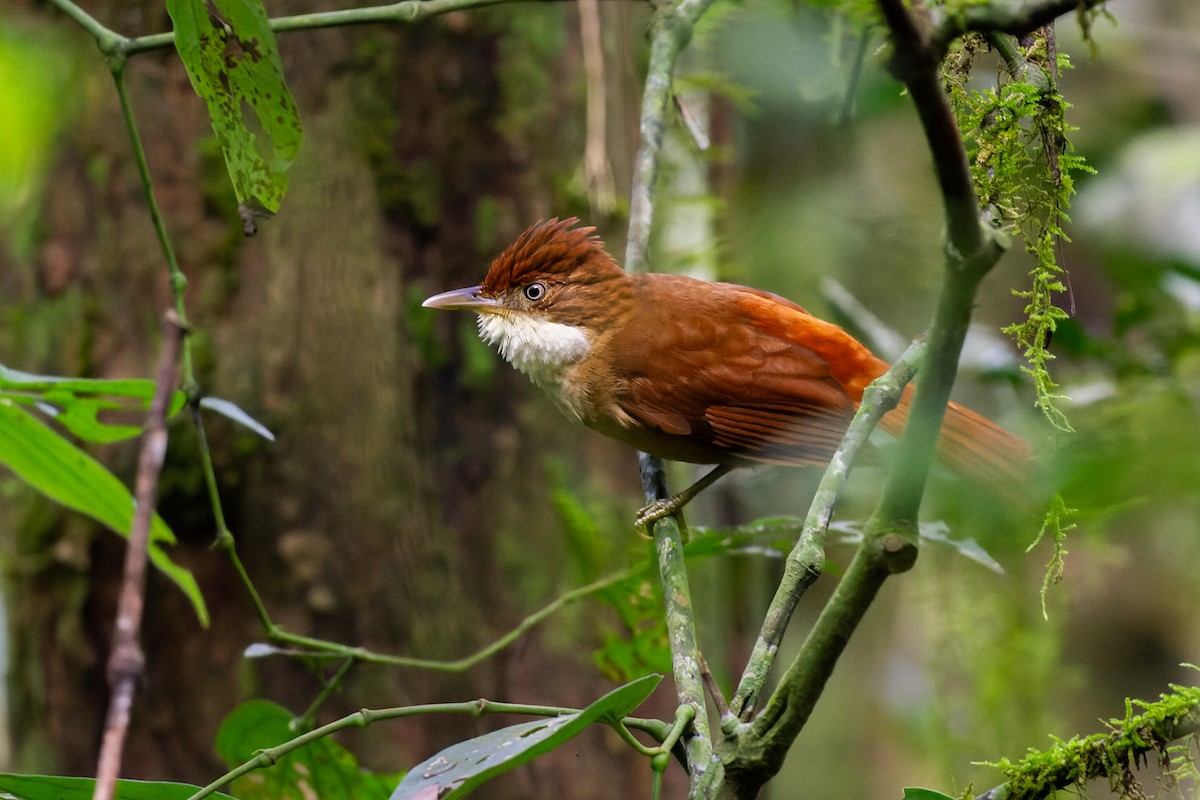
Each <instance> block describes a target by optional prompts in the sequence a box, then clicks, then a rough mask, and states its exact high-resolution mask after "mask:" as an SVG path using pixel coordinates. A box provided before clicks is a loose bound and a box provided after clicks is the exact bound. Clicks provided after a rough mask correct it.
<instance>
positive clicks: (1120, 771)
mask: <svg viewBox="0 0 1200 800" xmlns="http://www.w3.org/2000/svg"><path fill="white" fill-rule="evenodd" d="M1135 706H1140V707H1141V708H1142V713H1140V714H1136V715H1135V714H1134V713H1133V709H1134V707H1135ZM1108 724H1109V728H1110V730H1109V732H1108V733H1096V734H1092V735H1091V736H1084V737H1075V738H1073V739H1070V740H1068V741H1061V740H1060V741H1056V742H1055V743H1054V745H1053V746H1052V747H1051V748H1050V749H1049V750H1045V751H1040V752H1039V751H1033V750H1031V751H1030V752H1029V754H1028V755H1026V756H1025V757H1024V758H1022V759H1021V760H1020V761H1016V762H1013V761H1009V760H1007V759H1005V760H1003V761H1000V762H998V763H996V764H992V765H991V766H995V767H998V768H999V769H1001V770H1003V771H1004V773H1005V774H1006V776H1007V777H1008V781H1007V782H1006V783H1004V784H1001V785H1000V786H997V787H995V788H993V789H990V790H988V791H986V792H984V793H983V794H981V795H979V796H978V797H977V798H976V800H1040V799H1041V798H1045V797H1050V796H1052V795H1053V794H1054V793H1055V792H1056V791H1058V790H1059V789H1067V788H1069V787H1072V786H1078V787H1080V788H1082V787H1083V785H1084V784H1086V783H1087V782H1088V781H1090V780H1095V779H1098V778H1107V779H1108V780H1109V782H1110V783H1111V784H1112V785H1113V787H1114V789H1115V790H1116V791H1117V792H1118V793H1119V794H1120V796H1122V797H1142V796H1144V794H1141V793H1139V791H1138V785H1137V778H1136V776H1135V775H1134V772H1133V771H1134V769H1135V768H1136V767H1137V765H1138V763H1139V762H1141V761H1143V760H1144V759H1145V758H1146V757H1147V756H1148V755H1151V754H1153V755H1154V756H1156V757H1157V760H1158V761H1159V763H1160V764H1161V765H1163V766H1164V767H1166V766H1168V761H1169V758H1170V754H1169V752H1168V746H1169V745H1170V743H1171V742H1174V741H1177V740H1179V739H1182V738H1184V737H1187V736H1195V735H1196V734H1198V733H1200V688H1196V687H1184V686H1174V685H1173V686H1172V687H1171V692H1170V693H1169V694H1164V695H1162V696H1161V698H1160V699H1159V700H1158V701H1157V702H1154V703H1143V702H1140V701H1128V700H1127V701H1126V705H1125V717H1124V718H1123V719H1112V720H1109V723H1108Z"/></svg>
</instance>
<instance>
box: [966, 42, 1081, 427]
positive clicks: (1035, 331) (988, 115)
mask: <svg viewBox="0 0 1200 800" xmlns="http://www.w3.org/2000/svg"><path fill="white" fill-rule="evenodd" d="M989 45H990V46H992V47H994V48H995V49H996V51H997V52H998V53H999V54H1000V56H1001V58H1003V60H1004V63H1005V66H1006V68H1007V70H1006V77H1005V78H1004V79H1002V80H1000V81H999V82H998V83H997V85H996V86H994V87H990V88H986V89H982V90H981V89H973V88H969V86H968V81H969V80H970V77H971V69H972V67H973V66H974V64H975V63H976V61H977V60H978V58H979V56H980V55H982V54H983V53H984V51H985V50H986V49H987V48H988V47H989ZM1069 67H1070V63H1069V62H1068V60H1067V58H1066V56H1065V55H1059V54H1056V51H1055V47H1054V40H1053V38H1052V34H1051V35H1049V36H1048V35H1046V34H1045V32H1044V30H1043V31H1039V32H1038V33H1037V34H1035V35H1033V36H1031V37H1029V38H1028V39H1023V40H1022V44H1021V45H1020V46H1018V45H1017V44H1016V43H1015V42H1014V41H1013V40H1012V39H1011V37H1006V36H1002V35H998V36H994V37H992V38H991V39H990V40H985V38H984V37H983V36H981V35H978V34H972V35H969V36H966V37H964V38H963V39H962V41H961V43H960V45H959V46H958V47H957V48H956V49H955V50H954V51H953V52H952V53H950V54H949V56H948V57H947V58H946V60H945V62H944V68H943V76H944V79H945V83H946V88H947V90H948V92H949V94H950V99H951V103H952V104H953V107H954V110H955V114H956V116H957V118H958V124H959V128H960V129H961V130H962V131H963V134H964V139H965V141H966V143H967V148H968V157H969V158H970V159H971V174H972V177H973V179H974V182H975V190H976V192H977V193H978V195H979V199H980V202H981V204H982V206H983V208H984V209H985V214H986V215H987V216H988V217H990V219H991V221H992V223H993V224H994V225H996V226H997V227H1000V228H1004V229H1005V230H1007V231H1008V232H1010V233H1015V234H1020V235H1021V236H1022V237H1023V239H1024V241H1025V250H1026V252H1028V253H1029V254H1030V255H1031V256H1033V258H1034V261H1035V265H1034V267H1033V269H1032V270H1031V271H1030V273H1029V275H1030V284H1029V287H1028V288H1026V289H1017V290H1014V294H1015V295H1017V296H1018V297H1021V298H1024V299H1025V300H1026V306H1025V315H1026V317H1025V319H1024V320H1022V321H1020V322H1016V323H1014V324H1012V325H1010V326H1008V327H1007V328H1005V332H1006V333H1008V334H1010V335H1012V336H1013V338H1014V339H1016V341H1017V344H1018V345H1019V346H1020V347H1021V348H1022V350H1023V351H1024V354H1025V359H1026V361H1027V365H1026V366H1025V367H1023V370H1024V371H1025V372H1026V373H1028V374H1029V375H1030V376H1031V377H1032V379H1033V382H1034V387H1035V388H1036V390H1037V406H1038V408H1039V409H1041V411H1042V413H1043V414H1044V415H1045V416H1046V418H1047V419H1048V420H1049V421H1050V423H1051V424H1052V425H1054V427H1055V428H1058V429H1059V430H1063V431H1069V430H1071V425H1070V423H1069V422H1068V420H1067V417H1066V415H1065V414H1064V413H1063V411H1062V410H1061V409H1060V408H1059V407H1058V401H1059V400H1060V399H1061V395H1060V394H1059V393H1058V388H1059V387H1058V384H1057V383H1056V382H1055V381H1054V379H1053V378H1052V377H1051V375H1050V371H1049V363H1050V361H1052V360H1053V359H1054V355H1053V354H1052V353H1051V352H1050V350H1049V343H1050V338H1051V336H1052V334H1053V333H1054V331H1055V329H1056V328H1057V326H1058V323H1059V322H1061V321H1062V320H1065V319H1067V317H1068V313H1067V312H1066V311H1065V310H1063V309H1062V308H1059V307H1058V306H1057V305H1056V304H1055V298H1056V296H1057V295H1059V294H1061V293H1063V292H1065V291H1066V285H1065V272H1064V271H1063V269H1062V267H1061V266H1059V264H1058V245H1059V242H1060V241H1063V240H1066V239H1067V237H1066V234H1065V233H1064V232H1063V229H1062V225H1063V224H1064V223H1065V222H1067V221H1068V217H1067V208H1068V207H1069V205H1070V200H1071V196H1072V195H1073V194H1074V193H1075V185H1074V178H1075V176H1076V175H1078V174H1080V173H1088V172H1093V170H1092V168H1091V167H1089V166H1088V165H1087V163H1086V162H1085V161H1084V159H1083V157H1082V156H1079V155H1077V154H1076V153H1075V152H1074V149H1073V148H1072V146H1071V142H1070V140H1069V138H1068V134H1069V133H1070V132H1071V131H1073V130H1075V129H1074V128H1072V127H1071V126H1070V125H1068V124H1067V122H1066V116H1065V115H1066V110H1067V109H1068V108H1070V105H1069V104H1068V103H1067V102H1066V100H1065V99H1064V98H1063V96H1062V95H1061V94H1060V93H1059V91H1058V87H1057V84H1056V79H1055V76H1056V75H1057V74H1058V72H1059V70H1062V69H1068V68H1069Z"/></svg>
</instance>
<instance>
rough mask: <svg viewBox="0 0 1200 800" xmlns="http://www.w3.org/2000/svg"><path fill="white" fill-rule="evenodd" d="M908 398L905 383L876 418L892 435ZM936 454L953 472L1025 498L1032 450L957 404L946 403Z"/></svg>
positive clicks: (1030, 480)
mask: <svg viewBox="0 0 1200 800" xmlns="http://www.w3.org/2000/svg"><path fill="white" fill-rule="evenodd" d="M912 398H913V387H911V386H909V387H907V388H906V389H905V390H904V395H903V397H902V398H901V400H900V403H899V404H898V405H897V406H896V408H895V409H894V410H892V411H890V412H888V413H887V414H886V415H884V417H883V419H882V420H880V422H879V427H880V428H882V429H883V430H884V431H886V432H888V433H890V434H891V435H893V436H899V435H900V434H901V433H903V432H904V426H905V424H906V423H907V422H908V411H909V405H910V403H911V402H912ZM937 454H938V460H939V461H941V462H942V463H943V464H945V465H946V466H947V467H949V468H950V469H952V470H954V472H956V473H957V474H959V475H961V476H963V477H964V478H967V479H968V480H970V481H972V482H973V483H977V484H979V485H981V486H983V487H985V488H989V489H991V490H992V491H994V492H996V493H997V494H998V495H1001V496H1004V497H1005V498H1008V499H1014V500H1015V499H1021V498H1028V497H1029V493H1030V489H1031V487H1032V484H1033V466H1034V465H1033V450H1032V449H1031V448H1030V447H1029V445H1028V444H1027V443H1026V442H1025V440H1024V439H1022V438H1021V437H1019V436H1016V435H1015V434H1012V433H1009V432H1008V431H1006V430H1004V428H1001V427H1000V426H999V425H997V424H996V423H994V422H992V421H991V420H990V419H988V418H987V417H984V416H982V415H980V414H976V413H975V412H974V411H972V410H971V409H969V408H965V407H963V406H960V405H958V404H957V403H949V404H948V405H947V406H946V416H945V417H944V418H943V420H942V432H941V436H940V437H939V439H938V446H937Z"/></svg>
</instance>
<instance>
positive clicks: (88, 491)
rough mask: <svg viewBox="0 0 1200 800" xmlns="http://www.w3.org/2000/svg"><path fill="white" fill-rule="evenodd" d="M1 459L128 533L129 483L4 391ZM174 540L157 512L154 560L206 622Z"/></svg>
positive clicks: (52, 494) (43, 489) (49, 492)
mask: <svg viewBox="0 0 1200 800" xmlns="http://www.w3.org/2000/svg"><path fill="white" fill-rule="evenodd" d="M0 464H4V465H5V466H6V467H8V468H9V469H11V470H12V471H13V473H14V474H15V475H17V477H19V478H21V480H23V481H25V482H26V483H28V484H29V485H30V486H32V487H33V488H34V489H36V490H37V491H38V492H40V493H41V494H43V495H45V496H46V497H48V498H50V499H51V500H54V501H55V502H58V503H61V504H62V505H64V506H66V507H67V508H70V509H73V510H75V511H78V512H80V513H82V514H86V515H87V516H89V517H91V518H92V519H94V520H96V521H97V522H99V523H101V524H102V525H105V526H107V527H108V528H110V529H111V530H113V531H114V532H116V533H118V534H120V535H121V536H125V537H128V536H129V529H130V527H131V526H132V524H133V510H134V503H133V497H132V495H130V493H129V490H128V489H127V488H125V485H124V484H122V483H121V482H120V481H119V480H117V478H116V476H114V475H113V474H112V473H111V472H109V471H108V470H107V469H105V468H104V466H103V465H102V464H101V463H100V462H99V461H97V460H96V459H94V458H92V457H91V456H90V455H88V454H87V453H85V452H84V451H83V450H80V449H79V448H78V447H76V446H75V445H73V444H71V443H70V442H68V441H67V440H66V439H64V438H63V437H62V436H59V435H58V434H57V433H55V432H54V431H53V430H51V429H50V428H49V427H47V426H46V425H44V424H42V423H41V422H39V421H38V420H37V419H36V418H35V417H34V416H33V415H32V414H30V413H29V412H27V411H25V410H24V409H22V408H19V407H18V406H17V405H16V404H15V403H14V402H13V400H12V399H10V398H5V397H2V396H0ZM174 543H175V535H174V534H173V533H171V529H170V528H168V527H167V524H166V523H165V522H163V521H162V519H161V518H160V517H159V516H158V515H157V514H155V515H154V518H153V520H152V522H151V525H150V546H149V557H150V561H151V563H153V564H154V566H155V567H157V568H158V569H159V570H160V571H161V572H162V573H163V574H164V575H166V576H167V577H168V578H170V579H171V580H172V581H173V582H174V583H175V584H176V585H177V586H178V587H179V588H180V589H182V590H183V592H184V594H186V595H187V597H188V599H189V600H190V601H191V602H192V607H193V608H194V609H195V611H196V616H197V617H199V618H200V622H201V624H203V625H206V626H207V625H208V609H207V608H206V607H205V604H204V597H203V596H202V595H201V594H200V587H199V586H197V585H196V580H195V578H193V577H192V574H191V573H190V572H188V571H187V570H186V569H184V568H183V567H180V566H178V565H177V564H175V563H174V562H172V561H171V559H170V558H169V557H168V556H167V554H166V552H165V551H164V550H163V545H166V544H174Z"/></svg>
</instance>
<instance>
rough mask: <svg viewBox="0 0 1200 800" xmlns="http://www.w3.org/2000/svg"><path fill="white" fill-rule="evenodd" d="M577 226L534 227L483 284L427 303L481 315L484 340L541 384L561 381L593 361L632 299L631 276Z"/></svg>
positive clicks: (590, 231) (553, 222) (591, 232)
mask: <svg viewBox="0 0 1200 800" xmlns="http://www.w3.org/2000/svg"><path fill="white" fill-rule="evenodd" d="M578 222H579V220H578V219H576V218H573V217H572V218H570V219H565V220H559V219H557V218H555V219H550V220H545V221H543V222H539V223H537V224H536V225H533V226H532V227H530V228H529V229H527V230H526V231H525V232H524V233H522V234H521V235H520V236H519V237H517V240H516V241H515V242H513V243H512V244H511V245H509V246H508V248H507V249H506V250H505V251H504V252H503V253H501V254H500V255H499V256H498V257H497V258H496V259H495V260H494V261H493V262H492V266H491V268H490V269H488V273H487V276H486V277H485V278H484V279H483V283H481V284H480V285H478V286H469V287H467V288H465V289H455V290H454V291H451V292H443V293H441V294H437V295H434V296H433V297H430V298H429V299H427V300H426V301H425V302H424V303H422V305H423V306H425V307H426V308H444V309H455V310H465V311H474V312H475V313H477V314H478V315H479V335H480V336H481V337H482V338H483V339H484V341H486V342H487V343H488V344H494V345H495V346H496V347H497V349H498V350H499V351H500V354H501V355H503V356H504V358H506V359H507V360H508V361H510V362H511V363H512V364H513V366H515V367H516V368H517V369H519V370H521V371H522V372H524V373H526V374H527V375H529V376H530V377H531V378H533V380H534V381H535V382H536V383H539V384H543V385H544V384H547V383H553V382H556V381H557V380H558V379H559V378H560V377H561V374H562V371H563V369H565V368H566V367H567V366H570V365H571V364H574V363H577V362H579V361H582V360H583V359H584V358H586V357H587V354H588V351H589V350H590V349H591V346H592V344H593V343H594V342H595V340H596V338H597V336H599V335H601V333H602V332H603V331H604V330H605V328H606V326H607V325H609V324H611V323H612V322H613V321H614V319H615V318H617V317H618V316H619V314H620V313H621V309H622V307H623V306H624V305H625V303H623V302H622V301H623V300H624V299H625V298H627V297H628V296H629V294H630V289H629V276H628V275H627V274H626V273H625V271H624V270H623V269H621V267H620V266H618V265H617V263H616V262H615V261H614V260H613V258H612V256H610V255H609V254H608V252H607V251H606V250H605V249H604V244H603V243H602V242H601V241H600V238H599V237H598V236H597V235H596V234H595V228H591V227H579V228H576V227H573V226H575V225H576V224H577V223H578ZM547 388H549V387H547Z"/></svg>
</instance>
